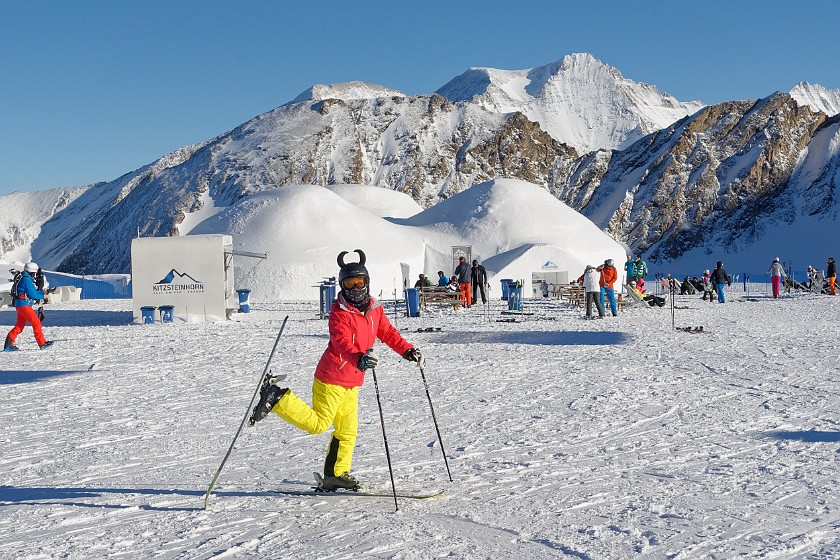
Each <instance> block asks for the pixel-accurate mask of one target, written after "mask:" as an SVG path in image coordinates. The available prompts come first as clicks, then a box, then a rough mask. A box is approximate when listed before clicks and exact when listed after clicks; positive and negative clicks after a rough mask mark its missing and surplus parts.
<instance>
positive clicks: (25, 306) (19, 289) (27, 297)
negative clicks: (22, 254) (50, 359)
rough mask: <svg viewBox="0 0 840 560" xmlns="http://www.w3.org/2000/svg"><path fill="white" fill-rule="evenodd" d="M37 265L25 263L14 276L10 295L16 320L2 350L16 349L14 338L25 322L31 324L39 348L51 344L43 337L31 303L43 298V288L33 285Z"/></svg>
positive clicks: (11, 350)
mask: <svg viewBox="0 0 840 560" xmlns="http://www.w3.org/2000/svg"><path fill="white" fill-rule="evenodd" d="M38 270H39V267H38V265H37V264H35V263H34V262H29V263H26V266H24V267H23V271H22V272H21V273H20V275H19V277H16V278H15V283H14V286H13V288H12V292H13V293H12V297H14V300H15V301H14V304H15V310H16V311H17V321H16V322H15V326H14V327H13V328H12V330H10V331H9V334H8V335H7V336H6V343H5V344H4V346H3V351H5V352H14V351H16V350H18V347H17V346H15V340H17V337H18V335H19V334H20V333H21V332H23V329H24V328H26V324H27V323H29V324H30V325H32V330H33V331H34V333H35V341H36V342H37V343H38V346H39V347H41V348H47V347H48V346H50V345H52V341H51V340H47V339H46V338H44V332H43V330H42V328H41V321H40V319H38V314H37V313H36V312H35V310H34V309H32V305H33V304H34V303H36V302H37V301H38V300H42V299H44V292H43V290H39V289H37V288H36V287H35V276H34V275H35V274H37V272H38Z"/></svg>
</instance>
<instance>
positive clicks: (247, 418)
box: [204, 315, 289, 509]
mask: <svg viewBox="0 0 840 560" xmlns="http://www.w3.org/2000/svg"><path fill="white" fill-rule="evenodd" d="M288 320H289V316H288V315H286V318H285V319H283V323H282V324H281V325H280V332H278V333H277V339H276V340H275V341H274V346H273V347H272V349H271V354H269V355H268V360H267V361H266V363H265V368H264V369H263V372H262V375H260V382H259V383H257V390H256V391H254V396H252V397H251V403H250V404H249V405H248V409H247V410H246V411H245V417H244V418H242V422H241V423H240V424H239V428H238V429H237V430H236V433H235V434H234V435H233V441H231V442H230V447H228V450H227V453H225V456H224V458H223V459H222V464H221V465H219V468H218V469H217V470H216V474H214V475H213V480H211V481H210V486H209V487H208V488H207V493H206V494H204V509H207V503H208V502H209V501H210V494H211V493H212V492H213V487H214V486H215V485H216V481H217V480H219V475H220V474H222V469H223V468H224V466H225V463H227V460H228V457H230V454H231V452H232V451H233V446H234V445H235V444H236V440H237V438H239V434H241V433H242V428H244V427H245V425H246V424H247V423H249V421H250V419H251V409H253V407H254V401H255V400H256V399H257V395H259V394H260V390H261V389H262V388H263V385H264V384H265V383H267V382H270V381H269V378H270V377H271V378H272V379H273V381H274V382H277V381H282V380H283V379H285V377H286V376H285V375H282V376H272V375H271V370H270V369H269V367H270V366H271V359H272V358H274V352H276V351H277V345H278V344H279V343H280V337H281V336H283V330H284V329H285V328H286V321H288Z"/></svg>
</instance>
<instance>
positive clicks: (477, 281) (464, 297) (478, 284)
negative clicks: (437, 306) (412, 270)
mask: <svg viewBox="0 0 840 560" xmlns="http://www.w3.org/2000/svg"><path fill="white" fill-rule="evenodd" d="M437 274H438V283H437V285H438V287H441V288H449V289H450V290H452V291H453V292H460V293H461V302H462V303H463V305H464V307H470V306H472V305H473V303H478V296H479V294H481V303H482V304H486V303H487V292H488V291H489V287H488V285H487V270H486V269H485V268H484V266H482V265H480V264H479V263H478V261H477V260H475V259H473V262H472V266H470V265H469V264H467V259H466V258H464V257H459V258H458V266H457V267H455V271H454V272H453V273H452V277H451V278H450V277H447V276H446V274H444V272H443V271H442V270H438V273H437ZM433 285H434V284H432V281H431V280H429V279H428V278H427V277H426V275H425V274H421V275H420V278H419V280H417V282H415V283H414V287H415V288H424V287H430V286H433Z"/></svg>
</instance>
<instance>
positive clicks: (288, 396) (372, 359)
mask: <svg viewBox="0 0 840 560" xmlns="http://www.w3.org/2000/svg"><path fill="white" fill-rule="evenodd" d="M356 253H358V254H359V262H356V263H345V262H344V256H345V255H346V254H347V252H346V251H344V252H342V253H341V254H339V255H338V265H339V267H340V271H339V274H338V283H339V286H340V287H341V291H340V292H339V295H338V298H337V299H336V300H335V301H334V302H333V304H332V308H331V309H330V316H329V331H330V340H329V343H328V344H327V349H326V350H325V351H324V354H323V355H322V356H321V360H320V361H319V362H318V366H317V367H316V368H315V379H314V381H313V382H312V406H311V407H310V406H309V405H308V404H306V403H305V402H304V401H303V400H301V399H300V398H299V397H298V396H297V395H295V394H294V393H293V392H292V391H291V390H290V389H288V388H283V389H281V388H280V387H279V386H277V385H269V386H267V387H266V388H265V389H264V390H263V391H262V392H261V393H260V400H259V402H257V405H256V406H255V407H254V411H253V413H252V419H253V420H254V421H260V420H262V419H263V418H265V417H266V416H267V415H268V413H269V412H274V413H275V414H277V415H278V416H280V418H282V419H283V420H286V421H287V422H289V423H290V424H292V425H293V426H296V427H298V428H300V429H302V430H304V431H306V432H309V433H310V434H321V433H324V432H326V431H327V430H328V429H329V428H330V426H331V425H334V426H335V431H333V434H332V437H331V438H330V444H329V447H328V449H327V458H326V461H325V462H324V489H325V490H328V491H332V490H337V489H339V488H346V489H355V488H358V482H357V481H356V479H355V478H354V477H353V476H352V475H351V474H350V466H351V462H352V459H353V449H354V448H355V446H356V434H357V432H358V428H359V418H358V410H359V387H361V386H362V384H363V383H364V380H365V371H366V370H368V369H371V368H374V367H376V365H377V364H378V362H379V360H378V357H377V355H376V353H375V352H374V351H373V344H374V342H375V341H376V339H377V338H378V339H379V340H381V341H382V342H384V343H385V344H387V345H388V346H389V347H390V348H391V349H392V350H394V351H395V352H396V353H397V354H400V355H401V356H402V357H403V358H404V359H406V360H409V361H412V362H417V363H418V364H419V365H421V366H422V365H423V363H424V359H423V355H422V354H421V353H420V350H418V349H417V348H415V347H414V346H412V345H411V344H410V343H408V342H407V341H406V340H405V339H404V338H403V337H402V336H401V335H400V333H399V332H398V331H397V329H395V328H394V327H393V326H392V325H391V323H390V322H389V321H388V317H387V316H386V315H385V312H384V310H383V308H382V305H381V303H380V302H378V301H376V300H375V299H374V298H373V297H371V295H370V275H369V274H368V271H367V268H365V260H366V258H365V254H364V252H362V251H361V250H360V249H356Z"/></svg>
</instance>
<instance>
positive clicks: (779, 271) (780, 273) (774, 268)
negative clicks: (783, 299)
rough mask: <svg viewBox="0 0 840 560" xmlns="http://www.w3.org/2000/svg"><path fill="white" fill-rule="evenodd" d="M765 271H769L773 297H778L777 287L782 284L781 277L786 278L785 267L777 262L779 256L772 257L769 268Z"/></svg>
mask: <svg viewBox="0 0 840 560" xmlns="http://www.w3.org/2000/svg"><path fill="white" fill-rule="evenodd" d="M767 272H768V273H770V284H772V286H773V299H778V297H779V289H780V288H781V285H782V277H784V278H787V274H785V269H784V267H782V264H781V263H780V262H779V257H776V258H775V259H773V263H772V264H771V265H770V269H769V270H768V271H767Z"/></svg>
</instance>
